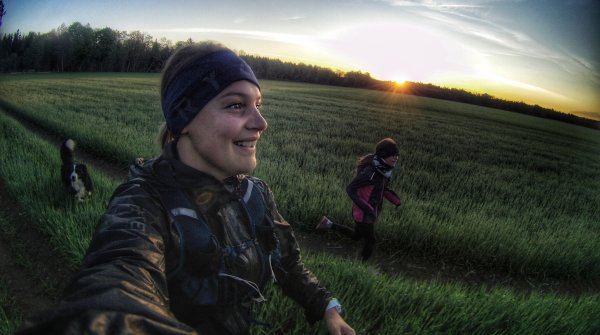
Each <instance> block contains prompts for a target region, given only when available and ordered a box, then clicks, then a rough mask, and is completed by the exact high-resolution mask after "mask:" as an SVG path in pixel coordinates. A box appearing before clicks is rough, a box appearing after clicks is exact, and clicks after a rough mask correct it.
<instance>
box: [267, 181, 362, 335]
mask: <svg viewBox="0 0 600 335" xmlns="http://www.w3.org/2000/svg"><path fill="white" fill-rule="evenodd" d="M263 189H265V190H266V192H265V193H264V195H265V201H266V205H267V215H268V216H269V219H270V220H272V222H273V224H274V233H275V237H276V238H277V240H278V242H279V248H280V251H281V259H280V263H281V264H280V266H276V267H275V268H274V272H275V276H276V280H277V285H278V286H279V287H281V289H282V291H283V293H284V294H285V295H286V296H288V297H290V298H292V299H293V300H294V301H296V302H297V303H298V304H300V305H301V306H302V307H303V308H304V311H305V315H306V320H307V321H308V322H309V323H311V324H312V323H314V322H316V321H318V320H321V319H325V322H326V324H327V327H328V328H329V329H345V328H350V327H349V326H347V325H346V323H345V322H344V320H343V319H342V318H341V317H340V316H339V315H337V317H336V316H335V315H330V313H332V312H329V313H327V311H328V308H327V307H328V305H329V303H330V302H331V300H332V297H331V293H330V292H329V291H328V290H326V289H325V288H324V287H322V286H321V285H320V284H319V282H318V280H317V278H316V277H315V276H314V274H313V273H312V272H310V271H309V270H308V269H306V267H305V266H304V263H303V262H302V260H301V257H300V248H299V246H298V242H297V241H296V237H295V235H294V232H293V230H292V228H291V226H290V225H289V223H288V222H287V221H286V220H285V219H284V218H283V217H282V216H281V214H280V213H279V211H278V210H277V206H276V205H275V201H274V199H273V194H272V192H271V191H270V190H269V188H268V186H267V185H266V184H264V187H263ZM334 309H335V308H334ZM336 313H337V312H336ZM344 325H345V326H344ZM350 329H351V328H350ZM338 334H351V333H338Z"/></svg>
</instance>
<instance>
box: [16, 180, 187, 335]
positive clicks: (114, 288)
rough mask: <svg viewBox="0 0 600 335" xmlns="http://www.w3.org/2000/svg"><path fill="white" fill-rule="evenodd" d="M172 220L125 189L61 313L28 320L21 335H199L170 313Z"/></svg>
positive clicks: (136, 188)
mask: <svg viewBox="0 0 600 335" xmlns="http://www.w3.org/2000/svg"><path fill="white" fill-rule="evenodd" d="M166 220H167V218H166V217H165V215H164V213H163V212H162V210H161V207H160V206H159V205H158V204H157V203H156V202H154V201H153V200H152V198H151V197H150V196H149V194H148V193H147V192H145V191H144V190H143V189H142V187H140V185H136V184H124V185H122V186H120V187H119V188H118V189H117V190H116V191H115V194H114V195H113V198H112V200H111V202H110V204H109V207H108V209H107V211H106V213H105V214H104V215H103V217H102V219H101V221H100V224H99V225H98V227H97V229H96V232H95V234H94V236H93V238H92V242H91V244H90V246H89V248H88V251H87V254H86V256H85V259H84V261H83V263H82V266H81V269H80V270H79V272H78V273H77V274H76V275H75V276H74V277H73V279H72V280H71V282H70V284H69V285H68V287H67V288H66V289H65V292H64V295H63V299H62V300H61V302H60V303H59V305H58V306H57V308H55V309H54V310H53V311H51V312H49V313H45V314H43V315H42V314H40V315H39V316H37V317H33V318H31V319H28V320H26V321H25V322H24V323H23V326H22V327H21V330H20V333H21V334H36V333H39V334H48V333H53V334H54V333H60V334H109V333H110V334H113V333H128V334H130V333H136V334H159V333H160V334H193V333H195V332H194V330H193V329H192V328H190V327H188V326H187V325H185V324H183V323H180V322H179V321H177V320H176V319H175V317H174V316H173V314H172V313H171V312H170V311H169V299H168V293H167V281H166V276H165V243H164V242H163V241H164V237H166V236H168V235H167V232H166V229H167V223H166V222H167V221H166Z"/></svg>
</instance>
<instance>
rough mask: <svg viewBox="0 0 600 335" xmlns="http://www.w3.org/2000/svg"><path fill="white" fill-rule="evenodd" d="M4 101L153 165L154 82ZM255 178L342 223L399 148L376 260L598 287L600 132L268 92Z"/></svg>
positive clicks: (106, 82)
mask: <svg viewBox="0 0 600 335" xmlns="http://www.w3.org/2000/svg"><path fill="white" fill-rule="evenodd" d="M0 84H1V85H2V86H1V88H0V103H1V104H2V105H3V106H4V107H5V108H8V109H10V110H12V111H14V112H16V113H18V114H19V115H21V116H23V117H25V118H27V119H29V120H31V121H33V122H35V123H37V124H39V125H40V126H42V127H44V128H46V129H48V130H50V131H52V132H54V133H56V134H59V135H61V136H69V137H74V138H75V139H76V140H78V141H79V142H80V143H81V145H82V147H83V148H85V149H86V150H90V151H93V152H96V153H97V154H99V155H102V156H104V157H106V158H108V159H113V160H116V161H117V162H118V163H119V164H127V162H129V161H130V160H131V158H133V157H138V156H151V155H154V154H155V150H154V147H153V145H152V138H153V136H154V134H155V131H156V129H157V127H158V125H159V124H160V123H161V120H162V114H161V112H160V107H159V97H158V89H157V86H158V76H157V75H134V76H127V75H106V74H105V75H95V74H94V75H46V76H39V77H27V76H21V77H14V76H13V77H10V76H2V77H0ZM262 86H263V91H262V93H263V96H264V101H265V104H264V109H263V113H264V115H265V117H266V118H267V120H268V122H269V129H267V131H266V132H265V134H264V136H263V139H262V140H261V142H260V143H259V150H258V152H259V153H258V158H259V166H258V169H257V170H256V171H255V174H256V175H257V176H259V177H262V178H264V179H265V180H266V181H267V182H268V183H269V185H270V186H271V187H272V188H273V190H274V193H275V196H276V199H277V202H278V205H279V209H280V210H281V211H282V213H283V214H284V216H285V217H286V218H287V219H288V220H289V221H290V222H292V224H293V225H294V226H296V227H297V229H305V230H308V229H310V228H311V227H313V225H314V223H315V222H316V221H317V219H318V218H319V217H320V216H321V215H323V214H328V215H329V216H331V217H332V218H334V219H335V220H336V221H338V222H340V223H344V224H349V225H351V224H352V222H351V218H350V215H349V214H350V211H349V208H350V200H349V199H348V198H347V196H346V194H345V191H344V189H345V185H346V184H347V183H348V182H349V181H350V180H351V179H352V176H353V170H354V164H355V162H356V159H357V158H358V157H359V156H361V155H363V154H366V153H368V152H371V151H372V150H373V146H374V144H375V143H376V142H377V141H378V140H379V139H381V138H382V137H386V136H391V137H394V138H395V139H396V140H397V141H398V142H399V143H400V146H401V158H400V162H399V164H398V166H397V168H396V169H395V173H394V179H393V182H392V185H391V186H392V188H393V189H395V190H397V191H398V193H399V194H400V195H401V197H402V198H403V205H402V206H401V207H400V208H399V209H398V210H392V209H391V208H390V207H388V208H387V209H386V210H385V211H384V214H383V216H382V218H381V221H380V222H379V223H378V227H377V231H378V234H379V236H380V239H381V245H380V250H383V251H385V250H393V251H400V252H411V253H420V254H426V255H429V256H433V257H438V258H445V259H447V260H450V261H456V262H469V263H471V264H477V265H478V266H485V267H493V268H503V269H504V270H508V271H513V272H517V271H518V272H525V273H527V274H539V275H542V276H546V275H551V276H556V277H560V278H568V277H584V278H598V277H600V238H599V237H600V206H597V205H596V204H598V203H600V192H598V191H597V190H598V189H600V173H598V171H600V135H599V134H600V133H599V132H598V131H596V130H592V129H587V128H583V127H577V126H574V125H570V124H565V123H560V122H556V121H552V120H546V119H541V118H534V117H530V116H526V115H520V114H516V113H509V112H505V111H499V110H494V109H489V108H483V107H478V106H472V105H466V104H460V103H453V102H447V101H441V100H436V99H427V98H420V97H414V96H406V95H401V94H395V93H385V92H376V91H368V90H360V89H348V88H338V87H327V86H319V85H308V84H297V83H284V82H271V81H263V85H262Z"/></svg>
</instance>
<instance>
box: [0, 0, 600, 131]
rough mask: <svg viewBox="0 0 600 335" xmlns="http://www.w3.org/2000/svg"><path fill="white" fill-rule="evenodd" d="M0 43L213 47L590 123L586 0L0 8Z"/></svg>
mask: <svg viewBox="0 0 600 335" xmlns="http://www.w3.org/2000/svg"><path fill="white" fill-rule="evenodd" d="M4 4H5V10H6V14H5V16H4V18H3V20H2V26H1V27H0V32H2V33H13V32H15V31H17V29H19V30H20V31H21V32H22V33H25V34H26V33H28V32H30V31H33V32H41V33H45V32H49V31H50V30H52V29H56V28H58V27H59V26H60V25H61V24H63V23H64V24H66V25H67V26H68V25H70V24H71V23H73V22H81V23H82V24H84V25H85V24H89V25H90V26H91V27H92V28H94V29H100V28H104V27H110V28H112V29H117V30H120V31H127V32H131V31H141V32H145V33H147V34H149V35H151V36H152V37H154V38H155V39H158V40H160V39H161V38H166V39H167V40H170V41H173V42H175V41H178V40H187V39H188V38H191V39H193V40H194V41H204V40H213V41H219V42H221V43H223V44H225V45H226V46H228V47H229V48H231V49H234V50H237V51H244V52H246V53H248V54H255V55H260V56H266V57H271V58H279V59H282V60H284V61H290V62H295V63H305V64H314V65H319V66H326V67H330V68H333V69H337V70H342V71H363V72H368V73H370V74H371V76H372V77H374V78H377V79H381V80H393V81H396V82H398V83H402V82H404V81H413V82H423V83H432V84H435V85H440V86H445V87H456V88H461V89H465V90H468V91H471V92H476V93H487V94H490V95H493V96H495V97H498V98H503V99H507V100H515V101H523V102H526V103H529V104H538V105H540V106H543V107H547V108H553V109H555V110H558V111H561V112H566V113H573V114H576V115H580V116H584V117H589V118H593V119H596V120H600V38H598V36H600V34H599V33H600V25H599V24H598V21H599V20H600V1H597V0H471V1H467V0H439V1H438V0H360V1H359V0H348V1H342V0H301V1H296V0H294V1H282V0H280V1H277V0H254V1H250V0H246V1H243V0H237V1H227V0H218V1H215V0H212V1H198V0H169V1H166V0H162V1H155V0H103V1H91V0H64V1H58V0H4Z"/></svg>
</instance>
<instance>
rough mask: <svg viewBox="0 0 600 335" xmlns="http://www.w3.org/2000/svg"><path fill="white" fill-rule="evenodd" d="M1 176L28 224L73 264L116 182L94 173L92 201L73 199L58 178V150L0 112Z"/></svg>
mask: <svg viewBox="0 0 600 335" xmlns="http://www.w3.org/2000/svg"><path fill="white" fill-rule="evenodd" d="M0 156H1V157H2V164H0V178H2V179H3V180H4V181H5V186H6V190H7V191H8V192H9V193H10V194H11V195H12V196H14V197H15V199H16V200H17V201H18V202H19V203H20V205H22V206H23V208H24V209H25V210H26V212H27V215H28V216H29V217H30V218H32V220H33V223H34V224H36V225H37V227H38V228H39V230H40V231H41V232H43V233H44V234H46V235H47V236H48V238H49V240H50V242H51V243H52V245H54V246H56V247H57V249H58V250H59V251H60V252H61V253H62V254H63V255H64V256H65V257H66V259H68V260H69V261H70V262H71V265H78V264H79V263H80V262H81V260H82V259H83V255H84V254H85V251H86V250H87V247H88V245H89V242H90V238H91V235H92V233H93V231H94V229H95V226H96V224H97V222H98V220H99V218H100V215H101V214H102V213H103V212H104V210H105V208H106V206H107V204H108V199H109V197H110V195H111V194H112V192H113V191H114V189H115V188H116V186H117V185H118V183H117V181H115V180H112V179H109V178H107V177H105V176H103V175H102V174H99V173H97V172H96V171H95V170H94V169H93V167H90V169H89V171H90V173H91V174H93V176H94V187H95V191H94V194H93V196H92V198H91V200H88V201H85V202H82V203H77V202H76V201H75V200H74V199H73V197H71V196H70V195H69V194H67V193H66V192H65V191H64V188H63V186H62V183H61V181H60V165H61V162H60V154H59V148H57V147H53V146H51V145H50V144H48V143H47V142H44V141H42V140H41V139H39V138H38V137H36V136H35V135H32V134H31V133H30V132H28V131H27V130H25V129H23V127H22V126H20V124H19V123H17V122H16V121H14V120H13V119H11V118H9V117H7V116H6V115H5V114H4V113H0Z"/></svg>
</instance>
